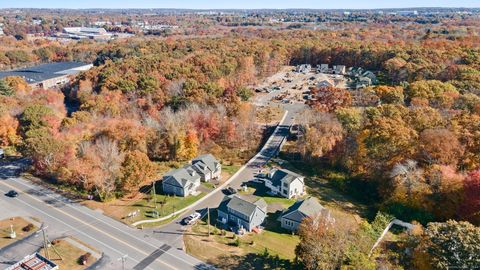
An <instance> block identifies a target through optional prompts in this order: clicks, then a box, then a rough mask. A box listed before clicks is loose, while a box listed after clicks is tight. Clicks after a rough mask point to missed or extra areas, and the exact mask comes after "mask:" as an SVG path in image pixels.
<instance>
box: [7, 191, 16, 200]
mask: <svg viewBox="0 0 480 270" xmlns="http://www.w3.org/2000/svg"><path fill="white" fill-rule="evenodd" d="M5 196H8V197H10V198H15V197H17V196H18V192H16V191H15V190H10V191H9V192H7V193H5Z"/></svg>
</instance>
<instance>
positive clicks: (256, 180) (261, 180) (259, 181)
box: [251, 178, 265, 184]
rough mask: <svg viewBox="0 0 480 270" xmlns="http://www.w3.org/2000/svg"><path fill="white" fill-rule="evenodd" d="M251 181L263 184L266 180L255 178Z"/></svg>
mask: <svg viewBox="0 0 480 270" xmlns="http://www.w3.org/2000/svg"><path fill="white" fill-rule="evenodd" d="M251 181H252V183H257V184H263V183H264V182H265V179H262V178H253V179H252V180H251Z"/></svg>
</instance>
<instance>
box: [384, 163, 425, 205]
mask: <svg viewBox="0 0 480 270" xmlns="http://www.w3.org/2000/svg"><path fill="white" fill-rule="evenodd" d="M390 177H391V178H392V179H393V186H394V192H393V199H394V200H396V201H398V202H402V203H404V204H405V205H409V206H411V207H420V206H421V204H422V201H423V200H424V199H425V195H427V194H428V192H429V189H428V185H427V183H426V181H425V176H424V171H423V169H421V168H420V167H419V166H418V164H417V162H416V161H414V160H407V161H405V162H402V163H397V164H396V165H395V166H394V167H393V169H392V171H391V172H390Z"/></svg>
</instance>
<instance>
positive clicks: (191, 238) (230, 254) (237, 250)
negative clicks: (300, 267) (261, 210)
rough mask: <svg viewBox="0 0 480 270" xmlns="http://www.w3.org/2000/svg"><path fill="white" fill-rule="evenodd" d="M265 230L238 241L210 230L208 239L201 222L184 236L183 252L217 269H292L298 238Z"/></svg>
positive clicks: (233, 237) (229, 234) (225, 234)
mask: <svg viewBox="0 0 480 270" xmlns="http://www.w3.org/2000/svg"><path fill="white" fill-rule="evenodd" d="M272 220H273V219H272ZM277 226H280V225H279V224H277ZM268 227H269V226H268V225H267V228H266V229H265V230H263V231H262V232H261V233H260V234H256V233H249V234H247V235H244V236H240V237H239V236H235V235H234V233H232V232H230V231H222V230H220V229H216V228H215V227H213V226H211V227H210V230H211V233H212V235H210V237H208V236H207V232H208V228H207V225H206V222H204V221H201V222H199V223H198V224H196V225H194V226H193V227H192V228H191V229H190V232H187V233H186V234H185V236H184V243H185V248H186V251H187V252H188V253H189V254H191V255H193V256H195V257H197V258H199V259H201V260H204V261H206V262H207V263H209V264H212V265H214V266H216V267H217V268H219V269H292V267H293V260H294V258H295V247H296V246H297V244H298V242H299V238H298V236H296V235H292V234H290V233H286V232H276V231H270V230H269V228H268ZM222 232H224V234H222Z"/></svg>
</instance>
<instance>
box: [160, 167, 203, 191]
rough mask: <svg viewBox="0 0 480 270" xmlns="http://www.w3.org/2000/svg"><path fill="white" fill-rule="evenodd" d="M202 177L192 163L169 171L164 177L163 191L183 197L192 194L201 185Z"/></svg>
mask: <svg viewBox="0 0 480 270" xmlns="http://www.w3.org/2000/svg"><path fill="white" fill-rule="evenodd" d="M200 178H201V177H200V175H199V174H198V173H197V172H196V171H195V170H194V169H193V167H192V166H191V165H187V166H185V167H183V168H180V169H176V170H172V171H169V172H168V173H167V174H165V176H164V177H163V181H162V187H163V192H164V193H167V194H174V195H177V196H181V197H186V196H188V195H192V194H194V193H195V192H196V191H197V188H198V187H199V186H200Z"/></svg>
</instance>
